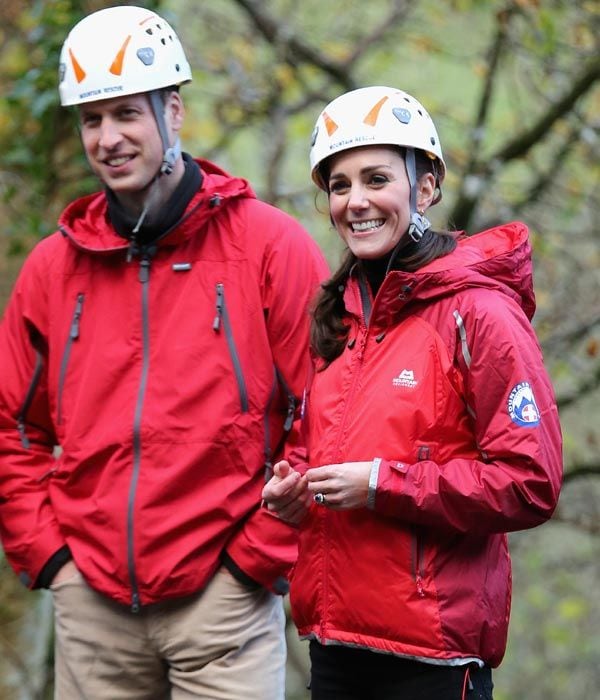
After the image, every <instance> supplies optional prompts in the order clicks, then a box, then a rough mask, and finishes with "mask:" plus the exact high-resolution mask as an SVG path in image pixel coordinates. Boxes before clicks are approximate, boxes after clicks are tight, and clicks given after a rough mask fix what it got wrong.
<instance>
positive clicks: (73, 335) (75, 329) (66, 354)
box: [56, 292, 85, 425]
mask: <svg viewBox="0 0 600 700" xmlns="http://www.w3.org/2000/svg"><path fill="white" fill-rule="evenodd" d="M84 299H85V294H83V293H82V292H80V293H79V294H78V295H77V300H76V302H75V310H74V311H73V316H72V318H71V326H70V328H69V335H68V337H67V343H66V345H65V349H64V351H63V355H62V359H61V362H60V372H59V375H58V390H57V399H56V405H57V409H56V422H57V424H58V425H60V424H61V423H62V395H63V389H64V386H65V379H66V377H67V368H68V366H69V359H70V356H71V349H72V347H73V342H74V341H75V340H77V339H78V338H79V324H80V322H81V312H82V311H83V302H84Z"/></svg>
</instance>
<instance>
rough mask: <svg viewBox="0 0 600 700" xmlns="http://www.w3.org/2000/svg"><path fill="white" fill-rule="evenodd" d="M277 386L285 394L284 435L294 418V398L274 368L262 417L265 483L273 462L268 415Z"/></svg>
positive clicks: (270, 474) (271, 473)
mask: <svg viewBox="0 0 600 700" xmlns="http://www.w3.org/2000/svg"><path fill="white" fill-rule="evenodd" d="M278 386H281V387H282V388H283V391H284V392H285V395H286V399H287V410H286V414H285V421H284V423H283V430H284V433H289V431H290V430H291V429H292V425H293V424H294V416H295V414H296V397H295V396H294V394H293V392H292V391H291V389H290V388H289V387H288V385H287V384H286V382H285V380H284V378H283V375H282V374H281V372H280V371H279V370H278V369H277V367H275V368H274V378H273V387H272V389H271V393H270V394H269V398H268V400H267V405H266V406H265V415H264V426H265V449H264V453H265V482H267V481H269V479H270V478H271V477H272V476H273V462H272V457H273V450H272V449H271V427H270V424H269V415H270V412H271V405H272V403H273V399H274V398H275V394H276V393H277V387H278Z"/></svg>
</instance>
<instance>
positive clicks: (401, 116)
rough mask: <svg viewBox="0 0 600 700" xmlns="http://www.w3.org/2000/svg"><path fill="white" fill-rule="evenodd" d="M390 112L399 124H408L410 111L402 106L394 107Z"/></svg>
mask: <svg viewBox="0 0 600 700" xmlns="http://www.w3.org/2000/svg"><path fill="white" fill-rule="evenodd" d="M392 114H393V115H394V116H395V117H396V119H397V120H398V121H399V122H400V123H401V124H408V122H409V121H410V116H411V115H410V112H409V111H408V110H407V109H403V108H402V107H394V109H392Z"/></svg>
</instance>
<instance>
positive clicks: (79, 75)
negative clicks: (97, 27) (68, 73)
mask: <svg viewBox="0 0 600 700" xmlns="http://www.w3.org/2000/svg"><path fill="white" fill-rule="evenodd" d="M69 58H70V59H71V65H72V66H73V72H74V73H75V79H76V80H77V82H78V83H80V82H81V81H82V80H83V79H84V78H85V76H86V72H85V71H84V70H83V68H82V67H81V66H80V65H79V63H78V61H77V59H76V58H75V56H74V54H73V52H72V51H71V49H69Z"/></svg>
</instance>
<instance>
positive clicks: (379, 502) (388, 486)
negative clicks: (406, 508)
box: [367, 458, 408, 517]
mask: <svg viewBox="0 0 600 700" xmlns="http://www.w3.org/2000/svg"><path fill="white" fill-rule="evenodd" d="M407 470H408V464H406V463H405V462H398V461H396V460H391V459H380V458H376V459H375V460H373V466H372V467H371V477H370V479H369V496H368V501H367V507H369V508H371V510H374V511H376V512H377V513H381V514H382V515H391V516H392V517H394V516H395V517H398V516H399V515H400V512H401V508H400V501H401V496H402V492H403V490H404V485H405V481H406V475H407Z"/></svg>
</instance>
